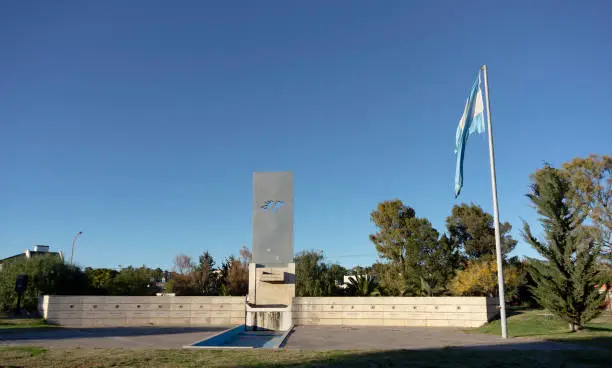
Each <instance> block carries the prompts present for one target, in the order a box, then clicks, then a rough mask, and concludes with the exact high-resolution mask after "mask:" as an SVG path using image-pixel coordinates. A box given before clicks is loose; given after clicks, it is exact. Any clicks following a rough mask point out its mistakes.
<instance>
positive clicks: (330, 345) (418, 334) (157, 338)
mask: <svg viewBox="0 0 612 368" xmlns="http://www.w3.org/2000/svg"><path fill="white" fill-rule="evenodd" d="M224 329H226V327H212V326H211V327H199V328H162V327H125V328H121V327H117V328H80V329H76V328H57V329H49V330H43V331H31V330H30V331H28V330H21V331H19V332H18V331H16V330H13V331H11V333H8V334H0V346H1V345H29V346H40V347H46V348H74V347H82V348H128V349H139V348H158V349H159V348H162V349H172V348H181V347H183V346H185V345H191V344H193V343H194V342H196V341H200V340H203V339H205V338H207V337H209V336H212V335H213V334H216V333H218V332H221V331H223V330H224ZM284 347H285V348H287V349H308V350H311V349H312V350H361V349H368V350H395V349H436V348H444V347H462V348H476V349H545V350H559V349H572V348H576V347H575V346H573V345H571V344H560V343H552V342H543V341H537V340H533V339H532V340H528V339H509V340H502V339H501V338H500V337H498V336H493V335H485V334H471V333H469V334H468V333H464V332H461V331H459V330H456V329H452V328H433V327H427V328H425V327H422V328H421V327H342V326H298V327H296V328H295V330H294V331H293V332H292V333H291V334H290V335H289V338H288V339H287V341H286V342H285V345H284Z"/></svg>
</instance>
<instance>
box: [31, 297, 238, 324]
mask: <svg viewBox="0 0 612 368" xmlns="http://www.w3.org/2000/svg"><path fill="white" fill-rule="evenodd" d="M39 311H40V313H41V315H42V316H43V317H44V318H45V319H46V320H47V321H48V322H49V323H52V324H59V325H62V326H73V327H77V326H78V327H87V326H91V327H94V326H97V327H111V326H210V325H218V326H230V325H236V324H243V323H244V322H245V320H244V318H245V314H244V297H242V296H227V297H226V296H193V297H191V296H56V295H45V296H44V297H41V298H39Z"/></svg>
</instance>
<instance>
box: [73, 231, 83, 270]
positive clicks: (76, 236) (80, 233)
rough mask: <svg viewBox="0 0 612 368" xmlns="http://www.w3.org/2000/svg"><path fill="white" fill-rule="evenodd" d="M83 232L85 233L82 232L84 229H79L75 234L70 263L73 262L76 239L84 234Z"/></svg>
mask: <svg viewBox="0 0 612 368" xmlns="http://www.w3.org/2000/svg"><path fill="white" fill-rule="evenodd" d="M82 234H83V232H82V231H79V232H78V233H77V234H76V235H75V237H74V239H72V253H71V254H70V264H72V259H73V258H74V244H75V243H76V240H77V238H78V237H79V235H82Z"/></svg>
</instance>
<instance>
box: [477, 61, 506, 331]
mask: <svg viewBox="0 0 612 368" xmlns="http://www.w3.org/2000/svg"><path fill="white" fill-rule="evenodd" d="M480 69H481V70H482V71H483V72H484V73H483V74H484V85H485V98H486V99H487V125H488V131H489V132H488V133H489V161H490V163H491V188H492V191H493V221H494V224H495V253H496V258H497V283H498V287H499V308H500V318H501V330H502V331H501V332H502V338H503V339H507V338H508V326H507V324H506V302H505V300H504V299H505V295H504V271H503V258H502V250H501V233H500V229H499V209H498V204H497V181H496V177H495V176H496V175H495V151H494V149H493V130H492V128H491V101H490V100H489V80H488V76H489V75H488V74H489V73H488V71H487V65H486V64H485V65H483V66H481V67H480Z"/></svg>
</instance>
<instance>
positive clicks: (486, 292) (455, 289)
mask: <svg viewBox="0 0 612 368" xmlns="http://www.w3.org/2000/svg"><path fill="white" fill-rule="evenodd" d="M520 281H521V280H520V275H519V272H518V269H517V267H516V266H511V265H506V266H504V289H505V291H506V292H505V296H506V299H507V300H510V298H511V297H513V296H514V295H516V293H517V290H518V287H519V285H520ZM450 291H451V292H452V293H453V294H454V295H458V296H461V295H468V296H489V297H496V296H498V295H499V290H498V288H497V262H496V261H495V260H494V259H485V260H481V261H471V262H469V263H468V265H467V267H466V268H465V269H463V270H459V271H457V274H456V275H455V277H454V278H453V280H452V281H451V283H450Z"/></svg>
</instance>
